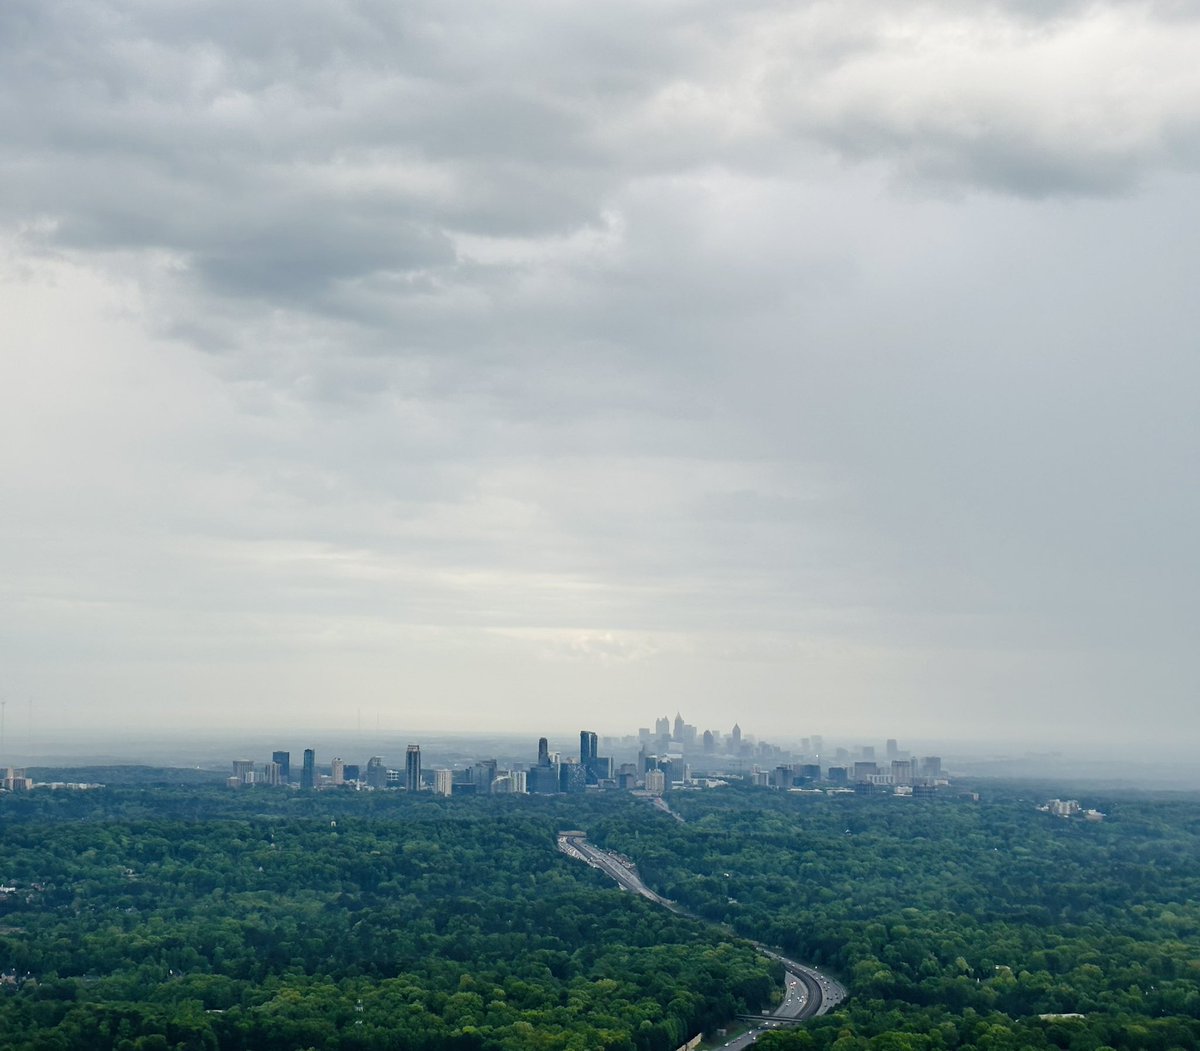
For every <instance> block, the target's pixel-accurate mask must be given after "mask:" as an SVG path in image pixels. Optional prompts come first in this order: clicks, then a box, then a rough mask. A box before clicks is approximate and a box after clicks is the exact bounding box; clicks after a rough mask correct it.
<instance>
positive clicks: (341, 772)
mask: <svg viewBox="0 0 1200 1051" xmlns="http://www.w3.org/2000/svg"><path fill="white" fill-rule="evenodd" d="M329 772H330V774H332V775H333V783H334V784H335V785H341V784H345V783H346V764H345V763H343V762H342V759H341V756H334V758H333V762H332V763H330V764H329Z"/></svg>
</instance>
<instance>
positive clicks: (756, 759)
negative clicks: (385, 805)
mask: <svg viewBox="0 0 1200 1051" xmlns="http://www.w3.org/2000/svg"><path fill="white" fill-rule="evenodd" d="M604 743H605V747H606V749H607V748H609V747H612V748H613V749H615V750H617V751H618V752H619V753H623V756H627V757H628V758H629V759H633V757H634V749H635V748H636V750H637V751H636V761H635V762H621V763H619V764H618V763H617V762H616V761H615V760H614V759H613V758H612V757H611V756H603V755H600V754H599V750H600V739H599V738H598V737H597V735H596V734H595V733H594V732H593V731H591V730H580V731H579V756H578V758H575V757H574V756H563V755H561V754H560V753H558V752H552V751H551V750H550V745H549V741H548V740H547V739H546V738H545V737H542V738H539V739H538V747H537V762H536V763H535V764H533V765H532V766H529V767H527V768H526V767H521V766H513V767H512V768H510V769H507V770H505V769H500V768H499V765H498V763H497V761H496V760H495V759H480V760H476V761H474V762H473V763H471V764H470V765H466V766H459V767H457V768H456V769H446V768H443V769H437V770H434V771H432V772H431V774H429V775H426V774H425V773H423V771H422V769H421V748H420V746H419V745H415V744H410V745H409V746H408V749H407V752H406V754H405V762H404V768H403V769H402V770H400V769H392V768H389V767H386V766H384V763H383V759H382V758H381V757H380V756H372V757H371V758H370V759H369V760H367V764H366V767H365V770H364V769H363V768H362V767H360V766H358V765H357V764H351V763H346V762H344V761H343V760H342V759H341V758H340V757H335V758H334V759H332V760H331V761H330V763H329V766H328V767H327V768H322V769H321V770H318V769H317V764H316V753H315V751H314V749H312V748H306V749H305V750H304V758H303V764H302V766H301V769H300V776H299V779H298V782H293V780H292V777H291V753H289V752H282V751H281V752H275V753H273V754H272V756H271V761H270V762H268V763H263V764H262V766H261V768H257V769H256V766H255V763H254V762H253V761H252V760H249V759H236V760H234V763H233V776H232V777H230V778H229V784H230V785H231V786H233V787H237V786H241V785H253V784H265V785H289V784H295V783H298V785H299V787H300V788H301V789H318V788H342V787H348V788H355V789H364V788H365V789H389V788H390V789H405V790H407V791H409V792H420V791H424V790H426V789H430V788H431V789H432V790H433V791H434V792H436V793H437V794H439V795H445V796H449V795H467V794H470V795H483V794H502V793H503V794H508V793H519V794H523V793H532V794H535V795H555V794H558V793H574V792H584V791H586V790H588V789H589V788H595V789H604V788H609V789H626V790H634V789H641V790H644V791H646V792H648V793H650V794H652V795H660V794H662V793H663V792H669V791H671V789H672V788H674V787H677V786H680V787H685V786H686V787H691V786H692V785H693V784H696V783H697V782H695V780H694V779H693V769H696V770H698V771H701V774H700V775H699V776H700V777H701V778H702V779H703V780H705V781H708V782H709V783H712V784H719V783H722V780H721V779H730V778H734V779H744V780H746V781H749V782H750V783H751V784H755V785H760V786H763V787H773V788H784V789H790V788H806V787H809V786H815V785H822V784H823V785H826V786H829V788H828V789H827V790H836V789H840V788H848V787H851V786H853V787H854V789H855V790H856V791H862V792H870V791H876V790H879V791H882V790H891V789H894V790H896V791H899V792H909V791H910V790H911V792H912V794H919V793H921V792H922V791H923V790H926V789H929V790H932V789H933V788H934V787H935V786H936V785H937V784H939V783H943V784H944V782H943V780H942V768H941V759H940V758H938V757H937V756H924V757H921V758H920V759H918V758H917V757H916V756H912V755H910V754H909V753H908V752H901V751H900V749H899V746H898V745H897V743H896V741H895V740H889V741H888V742H887V745H886V751H887V760H886V761H885V762H880V761H877V760H876V758H875V749H874V747H872V746H862V747H859V748H857V749H855V750H854V751H853V752H850V751H848V750H847V749H845V748H838V749H837V750H836V752H835V754H834V756H833V757H832V758H833V760H834V761H833V762H830V761H829V760H830V758H831V757H827V756H825V755H824V754H823V752H822V750H823V748H824V741H823V739H822V738H821V737H819V736H816V735H814V736H812V737H806V738H804V739H802V740H801V741H800V747H799V749H798V750H797V751H795V752H793V751H787V750H785V749H783V748H780V747H778V746H776V745H771V744H768V743H766V742H764V741H755V740H754V739H753V738H748V739H744V738H743V736H742V730H741V727H740V726H738V725H737V724H736V723H735V724H734V726H733V729H732V730H731V731H730V733H729V734H727V735H725V734H721V733H719V732H715V731H712V730H705V731H704V732H703V733H701V732H700V731H699V730H698V729H697V728H696V727H695V726H691V725H690V724H688V723H686V722H685V721H684V719H683V716H682V715H680V714H678V713H677V714H676V716H675V720H674V723H673V724H672V722H671V720H669V719H667V718H666V717H665V716H664V717H663V718H661V719H658V720H657V721H656V723H655V727H654V731H653V732H651V730H650V729H649V728H648V727H643V728H642V729H641V730H639V732H638V736H637V737H636V738H634V737H625V738H623V739H617V738H605V742H604ZM747 760H749V762H747Z"/></svg>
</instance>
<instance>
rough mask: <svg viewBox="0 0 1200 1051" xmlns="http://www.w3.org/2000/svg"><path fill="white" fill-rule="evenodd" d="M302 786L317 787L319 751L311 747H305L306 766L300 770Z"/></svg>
mask: <svg viewBox="0 0 1200 1051" xmlns="http://www.w3.org/2000/svg"><path fill="white" fill-rule="evenodd" d="M300 787H301V788H316V787H317V753H316V752H314V751H313V750H312V749H311V748H306V749H304V766H303V768H302V769H301V771H300Z"/></svg>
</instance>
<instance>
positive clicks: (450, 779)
mask: <svg viewBox="0 0 1200 1051" xmlns="http://www.w3.org/2000/svg"><path fill="white" fill-rule="evenodd" d="M433 776H434V783H433V790H434V791H435V792H436V793H437V794H438V795H439V796H448V795H450V794H451V793H452V792H453V791H454V771H453V770H435V771H434V772H433Z"/></svg>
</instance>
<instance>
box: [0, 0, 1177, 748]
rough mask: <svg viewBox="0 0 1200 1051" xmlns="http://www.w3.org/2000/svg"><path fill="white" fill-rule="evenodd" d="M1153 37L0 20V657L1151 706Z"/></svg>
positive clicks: (733, 21) (115, 2) (1136, 13)
mask: <svg viewBox="0 0 1200 1051" xmlns="http://www.w3.org/2000/svg"><path fill="white" fill-rule="evenodd" d="M1198 45H1200V16H1193V15H1191V14H1190V13H1189V12H1188V10H1187V9H1186V8H1185V7H1183V6H1181V5H1178V4H1171V3H1121V4H1117V3H1112V4H1107V3H1098V4H1097V3H1071V4H1057V5H1054V6H1053V8H1052V9H1051V8H1050V7H1049V6H1047V5H1040V4H1032V3H1018V2H1012V3H999V2H996V3H989V4H980V5H972V6H970V7H965V6H964V5H961V4H958V3H951V2H949V0H946V2H926V3H911V4H896V3H885V2H882V0H849V2H839V3H802V4H783V3H771V2H763V3H750V4H731V3H726V2H716V0H706V2H694V3H666V4H616V5H611V4H610V5H558V6H553V5H551V6H547V5H543V4H525V3H519V2H518V3H505V4H491V5H486V4H485V5H480V4H470V5H468V4H460V3H433V2H427V3H420V2H413V3H401V4H397V3H392V2H387V3H385V2H369V0H359V2H348V3H342V4H332V5H331V4H327V3H317V2H295V0H293V2H289V3H275V2H265V3H259V4H254V5H250V6H247V5H244V4H233V3H218V2H213V0H209V2H184V3H176V4H162V3H151V2H134V0H123V2H119V0H89V2H79V3H69V2H65V0H64V2H58V3H46V2H40V0H39V2H33V0H9V2H7V3H5V4H3V5H2V6H0V89H2V90H0V243H2V245H3V251H4V255H3V264H2V266H0V295H2V296H3V297H4V300H5V306H6V309H5V314H6V316H7V317H8V319H9V326H10V344H9V348H8V353H6V355H5V358H6V362H5V370H6V372H5V377H4V379H5V383H4V384H3V387H4V392H5V393H4V395H3V398H4V401H3V402H2V403H0V405H2V407H3V408H4V417H5V424H4V426H5V436H6V437H5V441H4V442H3V443H2V444H3V445H4V446H5V448H6V449H7V452H5V453H4V456H5V459H4V460H3V461H0V463H2V464H3V478H4V480H5V481H4V494H3V495H4V498H5V504H6V506H7V507H10V508H12V509H13V510H12V512H11V514H9V515H8V516H7V518H8V521H7V524H5V525H4V526H3V527H2V528H3V530H4V532H3V534H2V535H3V537H4V538H5V547H6V554H5V555H4V556H2V557H0V566H2V568H3V572H4V577H5V581H6V583H7V584H8V585H9V586H8V587H7V588H6V591H7V592H8V594H9V596H10V597H9V599H8V600H7V601H6V602H4V603H0V615H2V616H3V621H2V623H3V624H4V625H5V626H6V627H7V628H8V629H9V635H10V638H11V639H12V640H13V641H12V642H11V644H10V647H9V651H8V656H10V657H11V658H12V659H13V661H14V662H15V665H16V666H19V668H20V669H21V670H20V672H19V677H20V678H21V681H22V682H23V683H27V684H28V687H27V688H28V689H30V690H39V691H42V692H44V693H45V694H47V695H50V696H54V697H57V698H59V701H60V703H62V704H63V705H64V706H66V705H68V700H67V699H66V698H69V697H72V696H78V695H80V694H81V693H86V692H88V691H91V690H95V691H98V692H99V693H101V694H103V695H105V696H109V697H118V696H121V695H123V693H128V694H129V695H131V696H133V697H135V698H136V697H140V698H142V701H141V702H140V703H142V704H144V705H148V704H149V700H148V699H149V698H152V697H158V696H160V695H162V694H163V693H171V694H172V695H174V694H175V693H178V694H180V695H181V696H185V697H193V698H194V697H197V696H205V697H211V695H212V694H213V693H214V692H215V693H219V694H221V695H222V696H226V695H227V696H228V697H230V698H231V700H230V702H229V703H230V705H231V706H232V707H231V710H237V711H240V710H241V708H239V707H238V705H239V703H240V701H241V700H246V699H247V698H249V697H250V696H251V695H254V694H256V691H261V690H262V689H263V688H264V685H265V684H270V683H274V684H275V685H274V686H272V687H271V690H270V691H268V692H272V691H274V694H275V695H278V696H283V695H284V694H285V693H289V694H292V695H294V696H296V697H299V698H301V702H300V705H301V708H302V709H303V710H305V711H307V712H310V713H311V714H312V717H313V718H318V717H324V716H323V715H322V713H324V712H326V711H327V709H326V708H324V707H322V705H323V704H324V701H323V700H322V690H328V689H329V688H330V684H332V683H339V682H342V681H346V682H349V683H350V684H351V686H350V687H348V688H349V689H353V690H356V691H360V692H362V693H363V694H379V693H381V692H382V693H386V692H388V691H389V690H390V689H391V688H392V687H391V685H389V684H392V683H395V682H402V683H403V684H404V685H403V690H404V691H405V692H406V693H407V694H409V695H418V694H419V695H422V696H427V697H433V698H437V697H443V698H444V697H445V696H448V695H450V694H454V695H455V696H457V695H460V694H466V695H470V696H480V695H491V694H492V693H495V694H497V695H498V696H500V697H501V701H498V702H497V703H498V704H500V708H501V710H506V711H507V710H511V702H512V700H513V699H514V698H517V697H520V696H523V695H524V694H525V693H526V692H527V693H528V694H529V695H530V697H529V705H530V708H529V711H530V716H529V718H530V719H531V720H532V719H535V718H541V717H543V715H545V714H546V713H550V712H553V711H554V710H555V709H554V705H555V703H556V700H555V699H556V698H558V697H560V696H562V694H563V693H564V691H573V690H577V691H579V704H580V705H581V706H582V705H586V704H595V703H602V702H604V701H605V698H606V697H608V696H610V695H611V694H612V693H617V694H620V695H621V696H622V697H625V698H627V699H626V700H624V701H622V704H624V705H625V707H622V708H620V711H621V718H623V719H625V718H627V719H628V720H629V721H632V720H633V719H634V718H637V716H635V715H634V714H633V713H634V711H635V709H636V710H637V711H641V710H642V708H643V707H645V706H646V705H650V706H651V707H653V705H655V704H657V698H658V697H660V696H661V695H663V694H664V693H672V694H680V693H682V694H686V695H694V696H695V697H696V698H697V703H698V704H706V705H708V706H709V709H710V710H712V711H714V712H718V711H719V712H723V711H725V710H726V707H725V706H726V703H727V700H728V698H729V697H730V696H731V695H737V696H738V697H739V699H740V700H741V701H743V702H744V703H745V704H746V705H747V706H748V707H749V706H752V705H754V704H757V705H758V708H757V709H754V710H755V711H757V712H758V713H759V715H760V717H761V718H762V719H763V720H764V721H767V720H769V719H774V718H778V717H783V716H784V715H785V714H786V713H790V712H791V711H792V707H791V706H792V703H793V701H794V698H795V696H796V695H797V693H803V694H805V695H808V696H815V695H822V696H829V697H833V698H839V699H840V702H841V705H840V706H839V707H838V708H837V712H838V714H836V715H831V716H829V718H830V719H834V720H841V723H842V724H843V725H846V726H851V725H856V726H857V725H866V724H867V723H868V722H870V721H871V720H872V719H877V718H879V717H881V716H882V715H883V714H884V713H886V712H887V711H889V710H891V709H889V705H899V706H901V707H903V708H904V710H905V711H907V712H909V713H911V717H912V719H913V720H914V724H915V725H920V726H922V727H923V728H924V729H925V730H926V731H928V732H935V731H936V730H937V729H938V728H939V727H957V728H959V729H961V730H962V731H963V732H964V733H965V732H967V731H972V730H973V731H977V732H988V733H990V732H993V731H994V729H995V727H996V726H997V725H998V724H1000V725H1003V724H1004V722H1005V720H1004V718H1003V717H1002V716H1001V715H999V714H997V713H1000V712H1005V711H1011V712H1018V713H1020V718H1021V719H1024V720H1025V721H1026V723H1025V725H1026V726H1028V725H1031V723H1030V721H1031V720H1034V719H1035V718H1036V717H1037V715H1038V714H1039V713H1041V712H1044V711H1047V710H1050V711H1055V710H1061V717H1056V718H1058V722H1057V725H1058V726H1059V727H1060V728H1062V727H1064V726H1067V725H1071V724H1072V721H1073V720H1080V719H1084V718H1086V713H1087V712H1088V711H1089V706H1090V705H1091V704H1092V703H1093V700H1094V701H1095V703H1096V704H1097V705H1099V706H1100V708H1102V709H1103V710H1104V711H1105V712H1108V713H1119V711H1120V702H1121V700H1122V698H1123V697H1126V696H1128V695H1129V694H1131V693H1135V692H1137V691H1143V692H1145V694H1146V695H1147V696H1148V697H1149V698H1150V700H1149V701H1148V702H1147V703H1153V704H1154V705H1157V706H1158V707H1157V708H1156V709H1155V710H1158V711H1161V712H1162V713H1164V717H1166V716H1170V717H1172V718H1177V717H1179V716H1180V713H1182V712H1185V711H1187V707H1186V705H1187V704H1188V703H1190V702H1189V701H1188V698H1190V697H1191V696H1192V695H1194V690H1195V687H1196V686H1197V685H1200V676H1197V669H1196V666H1195V662H1194V660H1193V659H1191V658H1190V657H1189V656H1188V639H1187V637H1186V636H1187V634H1188V626H1189V625H1190V624H1194V623H1195V619H1196V614H1197V612H1200V611H1198V610H1197V608H1196V598H1195V595H1196V594H1197V593H1200V592H1198V591H1197V589H1196V587H1195V586H1194V585H1195V584H1196V583H1197V581H1196V562H1195V559H1194V557H1193V556H1192V553H1191V544H1192V537H1193V536H1194V533H1195V527H1196V525H1197V524H1200V508H1198V507H1197V497H1196V496H1195V493H1196V492H1198V491H1200V489H1198V488H1197V487H1196V486H1195V485H1194V484H1192V483H1194V481H1195V479H1194V463H1195V462H1196V453H1197V451H1198V450H1197V436H1196V425H1195V420H1196V418H1197V417H1196V408H1197V406H1196V404H1195V402H1196V395H1195V391H1196V390H1200V375H1198V374H1197V373H1198V367H1197V363H1196V358H1195V355H1194V352H1193V346H1192V343H1193V340H1192V338H1191V331H1192V328H1193V325H1192V321H1191V314H1192V310H1191V307H1190V302H1191V299H1192V297H1193V295H1194V293H1193V289H1194V285H1195V279H1196V276H1197V269H1198V266H1197V264H1198V263H1200V259H1198V257H1197V251H1196V248H1195V246H1194V244H1192V239H1191V238H1189V237H1188V236H1187V235H1186V231H1187V230H1188V229H1190V226H1191V225H1193V224H1194V221H1195V218H1196V206H1195V204H1194V199H1195V193H1194V190H1195V186H1194V182H1195V177H1196V168H1197V163H1198V161H1200V153H1198V151H1197V143H1198V141H1200V73H1197V72H1196V64H1195V60H1194V56H1195V54H1196V49H1197V46H1198ZM222 654H227V655H228V657H227V659H226V658H223V657H222V656H221V655H222ZM593 657H594V658H595V660H596V661H599V662H601V663H602V664H603V666H604V668H605V669H607V670H606V671H605V672H604V675H602V676H598V677H596V676H593V675H592V673H591V672H590V671H588V670H585V671H582V672H579V673H578V674H575V673H573V672H572V669H573V668H576V667H577V666H581V667H584V668H585V669H587V668H589V667H590V665H589V664H588V662H589V660H591V659H592V658H593ZM473 669H474V670H473ZM630 669H633V670H630ZM636 669H642V670H641V671H638V670H636ZM573 674H574V675H575V677H572V675H573ZM606 676H607V678H606ZM181 682H182V683H183V684H184V685H180V683H181ZM497 683H500V684H502V685H501V686H499V687H496V686H495V684H497ZM85 684H86V685H85ZM605 691H608V693H606V692H605ZM963 697H968V698H970V697H976V698H978V699H979V702H978V705H975V706H972V705H970V704H966V705H964V704H960V699H961V698H963ZM501 702H502V703H501ZM129 703H130V704H131V705H132V704H134V703H135V702H134V701H130V702H129ZM262 703H263V704H264V705H265V707H264V708H263V709H262V718H263V719H268V718H270V717H274V715H276V714H277V712H278V710H279V709H277V708H272V707H271V704H270V703H268V702H266V701H264V702H262ZM280 703H282V702H280ZM414 703H415V702H414ZM429 703H430V705H431V707H430V708H429V709H428V710H425V714H424V715H422V714H421V712H422V711H423V710H422V709H420V708H419V706H418V707H415V708H413V710H412V712H413V714H412V718H413V719H414V720H416V721H418V722H419V721H420V720H421V719H424V720H425V721H426V722H429V721H432V720H435V718H436V717H437V716H438V714H439V713H444V712H445V711H446V710H447V709H446V705H445V704H444V703H442V702H435V701H430V702H429ZM472 703H478V705H479V707H478V708H471V707H470V705H468V706H467V708H468V709H469V710H470V712H471V713H479V712H483V713H485V714H486V713H487V712H490V711H491V710H492V709H489V708H488V706H487V704H486V703H485V702H484V701H478V702H472ZM505 705H508V706H509V707H507V708H506V707H504V706H505ZM539 705H540V707H539ZM1056 705H1057V706H1058V708H1056V707H1055V706H1056ZM251 707H252V706H251ZM64 710H65V709H64ZM129 710H130V711H133V710H134V709H133V708H130V709H129ZM689 714H690V713H689ZM78 715H79V713H78V711H76V716H78ZM480 717H481V718H482V717H483V716H480ZM788 717H789V718H790V716H788ZM471 718H472V719H474V718H475V714H472V715H471ZM989 720H990V721H989ZM1125 725H1126V726H1128V725H1129V724H1128V722H1126V724H1125ZM796 729H797V730H800V729H802V728H801V727H797V728H796ZM807 729H809V730H811V729H817V730H819V727H812V726H808V727H807ZM1106 732H1107V731H1106ZM1097 736H1102V734H1100V732H1099V731H1097Z"/></svg>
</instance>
